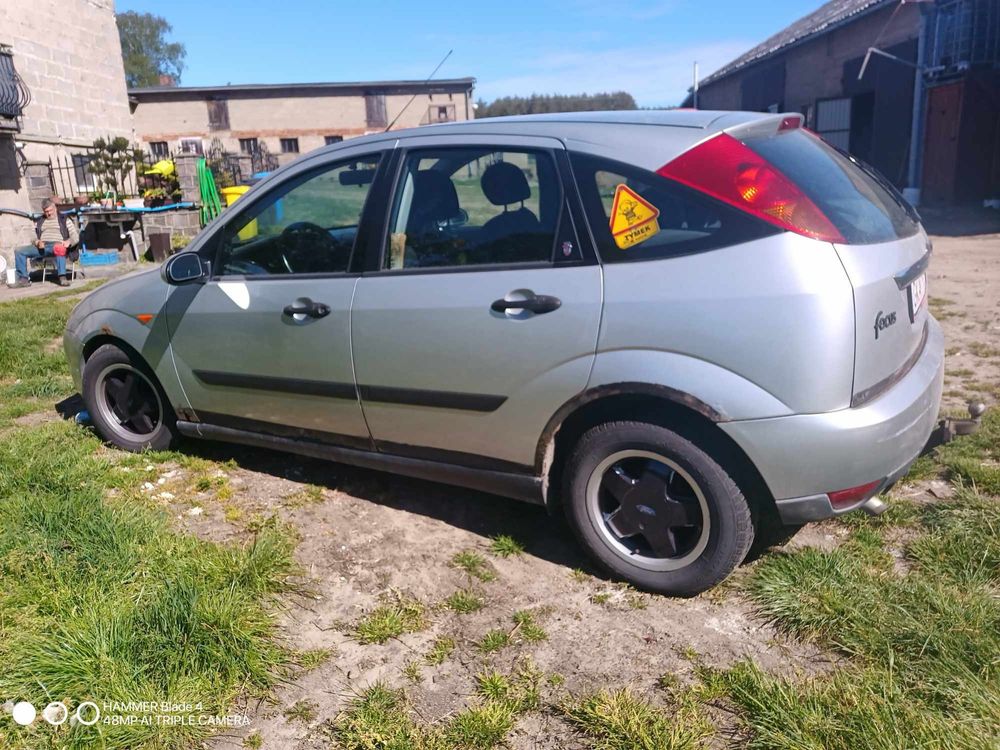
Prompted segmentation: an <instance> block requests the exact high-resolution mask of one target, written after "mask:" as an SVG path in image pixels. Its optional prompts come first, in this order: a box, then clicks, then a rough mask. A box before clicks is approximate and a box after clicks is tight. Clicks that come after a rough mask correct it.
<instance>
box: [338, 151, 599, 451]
mask: <svg viewBox="0 0 1000 750" xmlns="http://www.w3.org/2000/svg"><path fill="white" fill-rule="evenodd" d="M404 145H405V147H406V150H405V152H404V154H403V156H402V168H401V170H400V175H399V177H398V178H397V183H396V186H395V189H394V197H393V200H392V207H391V209H390V213H389V217H388V226H387V227H386V230H385V232H384V235H383V243H382V245H383V250H382V252H381V254H380V255H379V257H378V258H376V259H375V261H374V263H373V268H372V270H371V272H370V273H366V274H365V275H364V277H363V278H361V280H360V281H359V282H358V287H357V292H356V294H355V298H354V306H353V315H352V318H353V322H352V333H353V346H354V364H355V371H356V376H357V380H358V386H359V390H360V393H361V398H362V404H363V407H364V413H365V417H366V419H367V421H368V425H369V427H370V429H371V433H372V437H373V438H374V439H375V441H376V445H377V446H378V447H379V449H380V450H383V451H386V452H391V453H396V454H402V455H415V456H422V457H427V458H432V459H438V460H444V461H449V462H453V463H463V464H470V465H479V466H488V467H492V468H498V469H510V470H526V469H527V467H530V466H531V465H532V464H533V463H534V460H535V448H536V444H537V440H538V438H539V436H540V434H541V432H542V430H543V429H544V426H545V424H546V422H547V421H548V419H549V417H551V415H552V414H553V413H554V412H555V411H556V410H557V409H558V408H559V407H560V406H561V405H562V404H563V403H565V402H566V401H567V400H569V399H570V398H572V397H573V396H574V395H575V394H577V393H579V392H580V391H581V390H582V389H583V388H584V387H585V385H586V383H587V378H588V375H589V373H590V368H591V365H592V362H593V359H594V353H595V350H596V346H597V335H598V327H599V323H600V315H601V271H600V266H598V265H597V264H596V260H595V258H594V254H593V250H592V248H591V247H589V246H585V247H581V244H580V238H579V237H578V235H577V232H576V225H577V224H578V223H579V221H580V217H579V214H578V207H574V208H572V209H571V208H570V205H571V204H572V201H570V200H568V199H567V195H566V190H565V189H564V184H563V180H562V179H561V176H562V173H563V171H564V170H565V166H564V162H565V153H564V151H563V146H562V144H561V143H560V142H559V141H556V140H554V139H548V138H524V137H513V136H512V137H486V138H485V139H484V140H479V141H474V142H469V140H468V139H464V138H457V137H444V136H441V137H420V138H414V139H408V140H407V141H404ZM574 214H575V216H574Z"/></svg>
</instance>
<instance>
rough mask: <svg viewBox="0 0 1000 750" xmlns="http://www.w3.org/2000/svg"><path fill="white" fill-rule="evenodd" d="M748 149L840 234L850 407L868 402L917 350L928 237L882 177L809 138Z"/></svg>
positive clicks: (923, 319)
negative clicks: (847, 294)
mask: <svg viewBox="0 0 1000 750" xmlns="http://www.w3.org/2000/svg"><path fill="white" fill-rule="evenodd" d="M746 145H748V146H749V147H750V148H752V149H753V150H754V151H756V152H757V153H759V154H760V155H762V156H763V157H764V158H765V159H767V161H769V162H770V163H771V164H773V165H775V166H776V167H777V168H778V169H779V170H781V171H782V172H783V173H784V174H785V175H787V176H788V177H789V178H791V179H792V181H793V182H795V183H796V185H798V186H799V187H800V188H801V189H802V190H803V192H805V193H806V194H807V195H808V196H809V197H810V198H811V199H812V200H813V202H814V203H815V204H816V205H817V206H818V207H819V208H820V209H821V210H822V211H823V213H824V214H825V215H826V216H827V217H828V218H829V219H830V221H831V222H832V223H833V225H834V226H835V227H836V228H837V230H838V231H839V232H840V234H841V235H842V237H843V241H842V242H837V243H835V245H834V246H835V247H836V249H837V253H838V255H839V256H840V260H841V262H842V263H843V265H844V269H845V270H846V271H847V275H848V277H849V278H850V280H851V284H852V286H853V287H854V310H855V362H854V390H853V398H852V404H853V405H854V406H858V405H860V404H862V403H865V402H867V401H870V400H871V399H873V398H876V397H877V396H878V395H879V394H880V393H882V392H883V391H884V390H885V389H886V388H887V387H889V386H890V385H891V384H892V383H893V382H894V381H895V379H896V378H897V377H899V376H900V375H901V374H903V373H904V372H905V371H906V370H907V369H908V367H909V365H911V364H912V363H913V362H914V361H915V360H916V358H917V356H918V355H919V353H920V351H921V349H922V347H923V342H924V340H925V337H926V323H927V315H928V313H927V275H926V269H927V263H928V261H929V259H930V245H929V243H928V240H927V235H926V234H925V233H924V231H923V229H922V228H921V226H920V223H919V221H918V219H917V216H916V214H915V212H914V211H913V209H912V208H910V207H909V206H908V205H907V204H906V202H905V201H904V200H903V198H902V197H901V196H900V195H899V194H898V193H897V192H896V190H895V188H893V187H892V186H891V185H890V184H889V183H888V182H887V181H886V180H885V178H884V177H881V176H880V175H879V174H878V173H876V172H875V171H874V170H873V169H872V168H871V167H868V166H866V165H864V164H863V163H861V162H859V161H857V160H855V159H853V158H851V157H849V156H847V155H846V154H844V153H842V152H839V151H837V150H835V149H833V148H831V147H830V146H829V145H828V144H826V143H824V142H823V141H821V140H820V139H818V138H816V137H815V136H813V135H811V134H809V133H806V132H803V131H798V130H796V131H792V132H788V133H779V134H778V135H774V136H770V137H758V138H750V139H747V141H746Z"/></svg>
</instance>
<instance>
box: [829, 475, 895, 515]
mask: <svg viewBox="0 0 1000 750" xmlns="http://www.w3.org/2000/svg"><path fill="white" fill-rule="evenodd" d="M881 483H882V480H881V479H876V480H875V481H874V482H869V483H868V484H862V485H860V486H858V487H850V488H848V489H846V490H837V491H836V492H827V493H826V496H827V497H829V498H830V505H832V506H833V507H834V509H836V510H841V509H842V508H847V507H850V506H851V505H854V504H855V503H859V502H861V501H862V500H867V499H868V498H869V497H871V495H872V493H874V492H875V490H877V489H878V486H879V485H880V484H881Z"/></svg>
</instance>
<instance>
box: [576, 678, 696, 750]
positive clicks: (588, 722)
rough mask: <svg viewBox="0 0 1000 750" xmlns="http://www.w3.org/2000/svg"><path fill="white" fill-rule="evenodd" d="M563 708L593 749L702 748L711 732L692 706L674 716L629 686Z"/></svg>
mask: <svg viewBox="0 0 1000 750" xmlns="http://www.w3.org/2000/svg"><path fill="white" fill-rule="evenodd" d="M562 711H563V713H564V714H565V716H566V718H567V719H568V720H569V721H570V723H571V724H573V726H575V727H576V728H577V729H579V730H580V731H581V732H583V733H584V734H585V735H587V736H588V737H589V738H590V740H591V743H592V744H591V747H593V748H594V750H689V748H699V747H702V740H704V739H705V738H706V737H707V736H708V735H709V734H710V727H709V726H708V725H707V724H706V722H705V721H704V719H702V718H701V717H700V716H698V715H696V714H694V713H692V712H691V711H693V709H688V708H686V707H684V708H683V709H682V711H680V712H678V716H677V717H675V716H672V715H670V714H668V713H667V712H666V711H664V710H662V709H659V708H656V707H654V706H653V705H651V704H650V703H649V702H647V701H645V700H644V699H642V698H641V697H639V696H637V695H635V694H634V693H633V692H632V691H630V690H628V689H621V690H601V691H599V692H597V693H594V694H593V695H590V696H586V697H584V698H582V699H578V700H574V701H569V702H566V703H564V704H563V705H562ZM681 713H683V714H685V715H684V716H681V715H680V714H681Z"/></svg>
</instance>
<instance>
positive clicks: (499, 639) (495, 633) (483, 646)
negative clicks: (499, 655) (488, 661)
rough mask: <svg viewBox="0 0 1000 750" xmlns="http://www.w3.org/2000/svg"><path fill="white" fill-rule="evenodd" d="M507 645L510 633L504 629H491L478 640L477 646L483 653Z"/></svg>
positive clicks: (488, 652) (489, 652)
mask: <svg viewBox="0 0 1000 750" xmlns="http://www.w3.org/2000/svg"><path fill="white" fill-rule="evenodd" d="M509 645H510V633H508V632H507V631H506V630H491V631H489V632H488V633H487V634H486V635H484V636H483V639H482V640H481V641H479V645H478V647H479V650H480V651H482V652H483V653H484V654H492V653H493V652H495V651H499V650H500V649H503V648H506V647H507V646H509Z"/></svg>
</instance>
